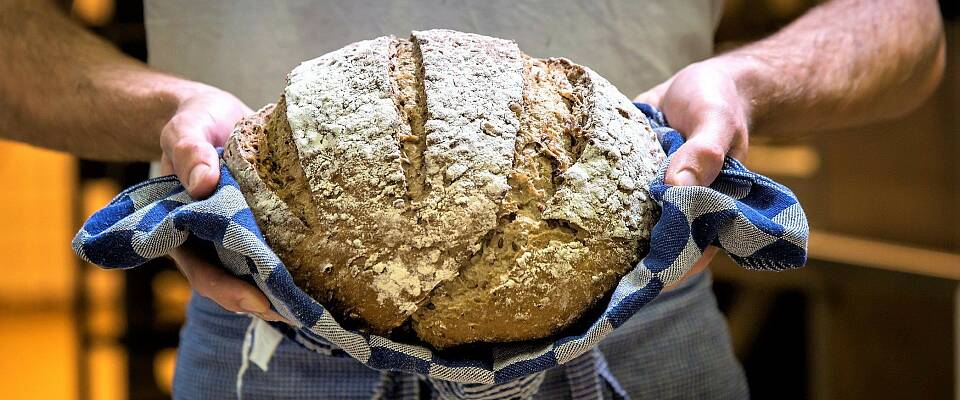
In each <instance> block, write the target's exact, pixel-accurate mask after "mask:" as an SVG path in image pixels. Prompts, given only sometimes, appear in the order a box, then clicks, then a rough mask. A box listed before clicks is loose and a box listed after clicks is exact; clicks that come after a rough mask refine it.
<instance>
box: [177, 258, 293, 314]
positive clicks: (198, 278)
mask: <svg viewBox="0 0 960 400" xmlns="http://www.w3.org/2000/svg"><path fill="white" fill-rule="evenodd" d="M170 256H171V257H172V258H173V260H174V261H175V262H176V263H177V266H178V267H179V268H180V270H181V271H182V272H183V274H184V275H185V276H186V277H187V280H188V281H190V286H191V287H193V289H194V290H196V291H197V293H199V294H200V295H201V296H203V297H206V298H208V299H210V300H213V301H214V302H215V303H217V304H219V305H220V307H223V308H224V309H226V310H229V311H233V312H242V313H249V314H254V315H256V316H258V317H260V318H262V319H264V320H267V321H282V322H288V321H286V320H285V319H284V318H283V317H281V316H280V314H277V313H276V312H275V311H273V310H271V309H270V302H269V301H268V300H267V297H266V296H264V294H263V292H261V291H260V290H259V289H257V288H256V287H255V286H253V285H251V284H250V283H248V282H245V281H243V280H241V279H240V278H237V277H235V276H233V275H230V273H229V272H227V271H226V270H225V269H224V268H222V267H219V266H216V265H213V264H211V263H209V262H208V261H206V260H205V259H203V258H202V257H200V256H198V255H197V254H196V253H195V252H193V251H191V250H187V249H184V248H177V249H174V250H173V251H172V252H171V253H170Z"/></svg>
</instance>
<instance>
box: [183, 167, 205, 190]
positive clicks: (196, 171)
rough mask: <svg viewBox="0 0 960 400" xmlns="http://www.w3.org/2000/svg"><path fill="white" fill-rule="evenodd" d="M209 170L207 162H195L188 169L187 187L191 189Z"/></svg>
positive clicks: (194, 187)
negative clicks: (191, 167)
mask: <svg viewBox="0 0 960 400" xmlns="http://www.w3.org/2000/svg"><path fill="white" fill-rule="evenodd" d="M208 172H210V166H209V165H207V164H203V163H201V164H197V165H196V166H194V167H193V169H192V170H190V177H189V178H187V189H189V190H191V191H193V190H194V189H196V186H197V184H198V183H199V182H200V180H201V179H203V176H204V175H206V174H207V173H208Z"/></svg>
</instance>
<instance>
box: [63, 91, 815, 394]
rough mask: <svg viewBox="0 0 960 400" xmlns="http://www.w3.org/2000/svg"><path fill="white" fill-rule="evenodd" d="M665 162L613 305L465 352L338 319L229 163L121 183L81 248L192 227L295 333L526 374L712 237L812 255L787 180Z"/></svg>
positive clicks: (157, 245) (788, 264) (111, 255)
mask: <svg viewBox="0 0 960 400" xmlns="http://www.w3.org/2000/svg"><path fill="white" fill-rule="evenodd" d="M637 107H638V108H639V109H640V110H641V111H643V113H644V114H645V115H646V116H647V118H648V119H649V120H650V123H651V125H652V126H653V127H654V130H655V131H656V132H657V136H658V137H659V139H660V143H661V144H662V146H663V148H664V150H665V151H666V153H667V154H668V155H670V154H672V153H673V152H675V151H676V150H677V149H678V148H679V147H680V145H681V144H682V143H683V137H682V136H681V135H680V134H679V133H678V132H677V131H675V130H673V129H671V128H669V127H668V126H667V125H666V122H665V121H664V117H663V115H662V114H661V113H660V112H659V111H657V110H656V109H654V108H653V107H650V106H648V105H644V104H637ZM668 160H669V157H668ZM666 165H667V162H664V165H663V166H662V167H661V169H660V172H659V174H658V176H657V177H656V179H655V180H654V181H653V182H651V184H650V193H651V196H652V197H653V199H655V200H656V201H657V203H659V204H660V205H661V207H662V213H661V216H660V220H659V221H658V222H657V223H656V225H655V226H654V228H653V231H652V237H651V241H650V252H649V254H647V255H646V257H644V258H643V260H641V261H640V262H639V263H637V265H636V266H635V267H634V268H633V270H631V271H630V272H629V273H628V274H627V275H626V276H624V277H623V278H622V279H620V282H619V284H618V285H617V287H616V289H615V291H614V292H613V295H612V297H611V298H610V300H609V303H608V304H606V309H605V310H604V311H603V313H602V314H601V315H600V316H598V317H597V318H596V319H595V320H594V321H593V322H592V324H590V325H589V326H588V327H585V328H584V327H581V328H578V329H569V330H567V331H566V332H563V333H562V334H561V335H559V336H557V337H553V338H551V339H549V340H538V341H527V342H519V343H506V344H500V345H495V346H492V347H491V348H490V349H489V350H488V351H485V352H481V353H474V354H471V355H469V356H464V355H452V354H449V353H438V352H434V351H433V350H431V349H429V348H427V347H424V346H422V345H417V344H410V343H400V342H395V341H393V340H391V339H388V338H385V337H381V336H377V335H370V334H365V333H359V332H355V331H350V330H347V329H344V328H343V327H341V326H340V324H338V323H337V321H336V320H334V318H333V316H332V315H330V313H329V312H328V311H327V310H326V309H324V307H323V306H322V305H320V304H319V303H317V302H316V301H314V300H313V299H312V298H310V297H309V296H308V295H307V294H306V293H304V292H303V291H302V290H300V288H298V287H297V286H296V285H295V284H294V282H293V279H292V278H291V276H290V273H289V272H288V271H287V269H286V268H285V267H284V265H283V263H282V262H281V261H280V259H279V258H277V256H276V254H274V253H273V251H271V250H270V248H269V247H268V245H267V244H266V242H265V241H264V238H263V235H262V234H261V232H260V230H259V229H258V228H257V225H256V222H255V220H254V217H253V214H252V213H251V211H250V208H249V207H248V205H247V203H246V202H245V201H244V198H243V195H242V194H241V192H240V189H239V187H238V185H237V182H236V181H235V180H234V179H233V177H232V176H231V174H230V171H229V170H228V169H227V168H226V167H223V166H222V167H221V177H220V183H219V184H218V186H217V189H216V191H215V192H214V194H213V195H212V196H210V197H209V198H207V199H204V200H199V201H195V200H193V199H191V198H190V197H189V196H188V195H187V193H186V191H185V190H184V188H183V187H182V186H180V184H179V182H178V181H177V179H176V178H175V177H173V176H166V177H161V178H156V179H151V180H149V181H146V182H144V183H141V184H139V185H136V186H134V187H131V188H129V189H127V190H125V191H123V192H122V193H120V195H118V196H117V197H116V198H115V199H114V200H113V201H111V202H110V204H109V205H107V206H106V207H105V208H103V209H102V210H100V211H98V212H97V213H96V214H94V215H93V216H92V217H91V218H90V220H89V221H87V222H86V224H84V226H83V229H81V230H80V232H79V233H77V235H76V237H75V238H74V240H73V248H74V250H75V251H76V253H77V254H78V255H79V256H80V257H82V258H83V259H85V260H87V261H90V262H92V263H94V264H97V265H100V266H102V267H105V268H133V267H136V266H138V265H141V264H143V263H145V262H147V261H148V260H150V259H153V258H156V257H161V256H163V255H165V254H167V252H169V251H170V250H171V249H172V248H174V247H176V246H179V245H181V244H182V243H183V242H184V241H186V240H187V238H188V237H189V236H191V235H192V236H194V237H196V238H199V239H201V240H205V241H208V242H211V243H212V244H213V246H214V247H215V248H216V251H217V253H218V255H219V257H220V260H221V261H222V262H223V264H224V265H225V266H226V267H227V268H228V269H229V270H231V271H232V272H233V273H234V274H236V275H238V276H240V277H242V278H244V279H246V280H248V281H250V282H252V283H254V284H255V285H257V286H258V287H259V288H260V289H261V290H263V292H264V293H265V294H266V295H267V297H268V298H269V299H270V302H271V303H272V304H273V306H274V307H275V308H276V310H277V311H278V312H279V313H280V314H281V315H283V316H284V317H285V318H287V319H288V320H290V321H293V322H294V323H295V327H294V328H290V327H288V326H285V325H282V324H275V326H277V327H278V328H280V329H281V331H283V332H284V333H286V334H288V335H289V336H291V337H292V338H294V339H295V340H297V341H298V342H299V343H301V344H303V345H305V346H307V347H308V348H311V349H314V350H318V351H323V352H328V353H340V354H343V353H345V354H347V355H349V356H351V357H353V358H355V359H357V360H358V361H360V362H362V363H364V364H366V365H367V366H370V367H372V368H375V369H380V370H391V371H405V372H411V373H416V374H420V375H426V376H428V377H430V378H431V379H432V380H434V381H447V382H453V383H462V384H466V385H463V386H460V387H453V388H452V390H467V391H469V390H474V389H475V388H476V387H477V384H483V385H484V386H486V385H493V384H504V383H507V382H510V381H514V382H516V381H537V380H536V379H529V378H528V379H518V378H522V377H528V376H531V375H533V374H537V373H539V372H542V371H545V370H547V369H549V368H552V367H555V366H557V365H560V364H565V363H568V362H570V361H572V360H574V359H575V358H577V357H578V356H581V355H584V354H587V353H588V352H589V351H590V350H591V349H593V348H594V347H595V346H596V345H597V344H598V343H599V341H600V340H601V339H603V337H604V336H606V335H607V334H609V333H610V332H611V331H613V330H614V329H616V328H617V327H619V326H620V325H622V324H623V323H624V322H626V321H627V319H629V318H630V317H631V316H632V315H634V314H635V313H636V312H637V311H638V310H640V308H642V307H643V306H644V305H645V304H647V303H648V302H649V301H650V300H652V299H653V298H654V297H656V296H657V295H658V294H659V293H660V291H661V289H662V288H663V287H664V286H665V285H668V284H670V283H672V282H674V281H676V280H677V279H678V278H680V277H681V276H682V275H683V274H684V273H685V272H687V271H688V270H689V269H690V268H691V267H692V266H693V264H694V262H695V261H696V260H697V258H699V257H700V255H701V254H702V251H703V250H704V249H705V248H706V247H707V246H708V245H714V246H718V247H721V248H723V249H725V250H726V251H727V253H728V254H730V256H731V257H732V258H733V259H734V260H735V261H736V262H737V263H738V264H740V265H741V266H743V267H746V268H751V269H760V270H782V269H787V268H797V267H800V266H802V265H803V264H804V263H805V262H806V254H807V252H806V247H807V236H808V228H807V219H806V216H805V215H804V213H803V209H802V208H801V207H800V204H799V202H798V201H797V198H796V197H795V196H794V195H793V193H792V192H791V191H790V190H789V189H787V188H786V187H785V186H783V185H780V184H778V183H776V182H774V181H772V180H770V179H769V178H766V177H764V176H761V175H758V174H756V173H753V172H750V171H748V170H747V169H746V168H745V167H744V166H743V164H741V163H740V162H739V161H737V160H735V159H732V158H727V159H726V160H725V161H724V164H723V170H722V171H721V173H720V176H719V177H718V178H717V179H716V181H715V182H714V183H713V184H712V185H710V186H709V187H697V186H693V187H687V186H683V187H680V186H671V185H667V184H664V182H663V174H664V170H665V169H666ZM515 380H516V381H515ZM491 387H493V388H495V387H496V385H493V386H491ZM464 388H467V389H464ZM512 393H516V392H515V391H514V392H512Z"/></svg>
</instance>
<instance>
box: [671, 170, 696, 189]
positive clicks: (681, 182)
mask: <svg viewBox="0 0 960 400" xmlns="http://www.w3.org/2000/svg"><path fill="white" fill-rule="evenodd" d="M673 181H674V183H675V184H676V186H697V176H696V175H694V174H693V171H691V170H689V169H682V170H680V171H679V172H677V173H676V174H675V175H674V176H673Z"/></svg>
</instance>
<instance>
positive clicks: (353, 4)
mask: <svg viewBox="0 0 960 400" xmlns="http://www.w3.org/2000/svg"><path fill="white" fill-rule="evenodd" d="M720 12H721V0H621V1H618V0H596V1H586V0H584V1H578V0H487V1H481V0H417V1H413V0H400V1H376V0H353V1H332V0H331V1H310V0H293V1H283V2H281V1H257V0H235V1H216V0H146V10H145V14H146V16H145V17H146V26H147V44H148V50H149V54H150V60H149V61H150V64H151V65H153V66H154V67H156V68H159V69H161V70H165V71H168V72H172V73H176V74H178V75H181V76H184V77H186V78H189V79H193V80H197V81H201V82H205V83H208V84H211V85H214V86H217V87H220V88H223V89H225V90H227V91H230V92H233V93H234V94H236V95H237V96H238V97H240V99H241V100H243V101H244V102H246V103H247V104H248V105H249V106H250V107H253V108H258V107H260V106H262V105H264V104H266V103H269V102H274V101H276V100H277V98H278V97H279V96H280V93H281V92H282V90H283V87H284V79H285V77H286V74H287V73H288V72H289V71H290V70H291V69H292V68H293V67H294V66H296V65H297V64H299V63H300V62H301V61H304V60H308V59H311V58H314V57H318V56H320V55H322V54H324V53H327V52H329V51H332V50H336V49H338V48H340V47H343V46H344V45H347V44H349V43H352V42H355V41H358V40H363V39H371V38H374V37H377V36H382V35H389V34H393V35H397V36H401V37H406V36H408V35H409V33H410V31H411V30H422V29H430V28H449V29H455V30H459V31H464V32H473V33H479V34H484V35H490V36H495V37H500V38H504V39H512V40H515V41H517V43H518V44H519V45H520V49H522V50H523V51H524V52H526V53H527V54H530V55H532V56H535V57H550V56H557V57H566V58H569V59H571V60H573V61H574V62H577V63H580V64H583V65H586V66H589V67H590V68H593V69H594V70H595V71H597V72H599V73H600V74H601V75H603V76H604V77H606V78H607V79H609V80H610V81H611V82H613V84H614V85H616V86H617V87H618V88H619V89H620V90H621V91H622V92H624V93H625V94H626V95H627V96H630V97H632V96H634V95H636V94H638V93H640V92H642V91H644V90H646V89H648V88H650V87H651V86H653V85H655V84H656V83H658V82H660V81H661V80H663V79H665V78H667V77H669V76H670V75H671V74H672V73H674V72H676V71H677V70H679V69H680V68H683V67H684V66H685V65H687V64H689V63H691V62H694V61H697V60H700V59H703V58H706V57H708V56H710V54H711V52H712V50H713V31H714V29H715V27H716V23H717V21H718V19H719V16H720Z"/></svg>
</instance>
